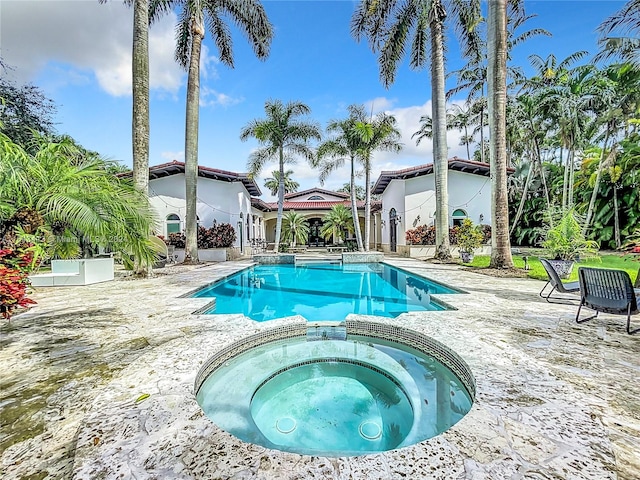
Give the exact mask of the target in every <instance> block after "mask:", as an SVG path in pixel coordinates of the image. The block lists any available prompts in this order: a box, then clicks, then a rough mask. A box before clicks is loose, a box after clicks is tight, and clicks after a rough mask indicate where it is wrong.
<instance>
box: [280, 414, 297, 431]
mask: <svg viewBox="0 0 640 480" xmlns="http://www.w3.org/2000/svg"><path fill="white" fill-rule="evenodd" d="M296 425H297V423H296V421H295V420H294V419H293V418H291V417H282V418H280V419H278V421H277V422H276V428H277V429H278V431H279V432H280V433H291V432H293V431H294V430H295V429H296Z"/></svg>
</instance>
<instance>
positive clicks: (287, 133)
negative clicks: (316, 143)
mask: <svg viewBox="0 0 640 480" xmlns="http://www.w3.org/2000/svg"><path fill="white" fill-rule="evenodd" d="M264 109H265V113H266V118H264V119H254V120H251V121H250V122H249V123H248V124H247V125H245V126H244V127H243V128H242V130H241V131H240V140H242V141H246V140H248V139H249V138H250V137H254V138H256V139H257V140H258V142H259V143H260V145H261V146H260V148H258V149H257V150H255V151H254V152H253V153H251V155H250V157H249V162H248V169H249V171H250V173H251V175H252V176H258V175H259V174H260V172H261V171H262V168H263V167H264V165H265V164H266V163H267V162H268V161H269V160H274V159H276V160H277V159H278V155H279V154H280V153H282V154H283V160H284V162H285V163H295V157H296V156H302V157H304V158H306V159H307V160H310V161H311V160H313V158H314V153H313V150H312V149H311V148H310V147H309V145H308V142H309V140H320V139H321V133H320V127H319V126H318V125H317V124H316V123H315V122H309V121H304V120H300V119H299V118H298V117H300V116H303V115H308V114H309V113H310V112H311V109H310V108H309V107H308V106H307V105H305V104H304V103H302V102H288V103H287V104H283V103H282V101H280V100H268V101H267V102H266V103H265V107H264Z"/></svg>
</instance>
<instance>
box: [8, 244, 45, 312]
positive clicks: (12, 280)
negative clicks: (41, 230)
mask: <svg viewBox="0 0 640 480" xmlns="http://www.w3.org/2000/svg"><path fill="white" fill-rule="evenodd" d="M33 266H34V252H33V248H32V245H28V244H26V245H25V244H22V245H19V246H15V247H7V248H4V249H0V314H1V315H2V317H3V318H6V319H7V320H9V319H10V318H11V316H12V315H13V312H14V311H15V310H16V309H17V308H27V307H28V306H29V305H32V304H34V303H36V302H35V301H33V300H31V299H30V298H28V297H27V288H28V287H29V285H30V282H29V277H28V275H29V272H30V271H31V270H32V269H33Z"/></svg>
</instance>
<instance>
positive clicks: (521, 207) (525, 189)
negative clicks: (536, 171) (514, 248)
mask: <svg viewBox="0 0 640 480" xmlns="http://www.w3.org/2000/svg"><path fill="white" fill-rule="evenodd" d="M534 165H535V164H534V163H533V162H531V163H529V171H528V172H527V179H526V180H525V181H524V187H523V189H522V197H521V198H520V203H519V204H518V211H517V212H516V216H515V218H514V219H513V224H512V225H511V230H510V231H509V234H512V233H513V232H514V230H515V229H516V226H517V225H518V222H519V221H520V216H521V215H522V212H523V211H524V204H525V202H526V200H527V195H528V194H529V184H530V183H531V177H532V176H533V175H532V174H533V168H534Z"/></svg>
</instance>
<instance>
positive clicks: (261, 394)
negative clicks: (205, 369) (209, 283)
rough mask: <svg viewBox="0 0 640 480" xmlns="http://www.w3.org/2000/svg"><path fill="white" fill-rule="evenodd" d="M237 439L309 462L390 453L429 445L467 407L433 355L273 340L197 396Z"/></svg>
mask: <svg viewBox="0 0 640 480" xmlns="http://www.w3.org/2000/svg"><path fill="white" fill-rule="evenodd" d="M196 392H197V394H196V397H197V400H198V403H199V404H200V406H201V407H202V409H203V411H204V412H205V414H206V415H207V416H208V417H209V418H211V419H212V420H213V421H214V422H215V423H216V424H217V425H218V426H219V427H221V428H222V429H224V430H226V431H227V432H229V433H231V434H233V435H235V436H236V437H238V438H240V439H241V440H244V441H247V442H251V443H255V444H259V445H262V446H265V447H268V448H275V449H279V450H284V451H289V452H295V453H302V454H307V455H324V456H343V455H362V454H367V453H373V452H380V451H387V450H392V449H396V448H401V447H404V446H408V445H412V444H415V443H417V442H421V441H423V440H426V439H428V438H431V437H434V436H436V435H438V434H440V433H442V432H444V431H446V430H447V429H449V428H450V427H451V426H453V425H454V424H455V423H457V422H458V421H459V420H460V419H461V418H462V417H463V416H464V415H465V414H466V413H468V412H469V410H470V409H471V405H472V403H473V400H472V396H471V394H470V393H469V392H468V390H467V388H466V387H465V386H464V384H463V382H462V381H461V380H460V379H459V378H458V377H457V376H456V375H455V374H454V373H453V372H452V371H451V370H450V369H449V368H448V367H446V366H445V365H444V364H443V363H440V362H439V361H437V360H436V359H435V358H434V357H432V356H430V355H428V354H426V353H424V352H421V351H418V350H416V349H414V348H411V347H409V346H407V345H402V344H399V343H396V342H393V341H390V340H382V339H379V338H377V339H373V338H368V337H362V336H353V335H352V336H350V338H348V339H347V338H345V339H344V340H316V341H308V340H307V339H304V338H302V339H301V338H297V339H288V340H279V341H275V342H272V343H269V344H265V345H261V346H258V347H255V348H253V349H250V350H247V351H245V352H243V353H240V354H239V355H237V356H235V357H233V358H230V359H228V360H226V361H225V362H224V364H223V365H221V366H220V367H219V368H217V369H216V370H214V371H213V372H212V373H211V374H209V376H208V377H207V378H206V379H205V380H204V381H203V382H202V383H201V385H200V386H199V387H197V388H196Z"/></svg>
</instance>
